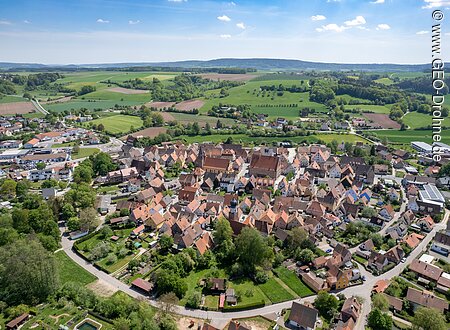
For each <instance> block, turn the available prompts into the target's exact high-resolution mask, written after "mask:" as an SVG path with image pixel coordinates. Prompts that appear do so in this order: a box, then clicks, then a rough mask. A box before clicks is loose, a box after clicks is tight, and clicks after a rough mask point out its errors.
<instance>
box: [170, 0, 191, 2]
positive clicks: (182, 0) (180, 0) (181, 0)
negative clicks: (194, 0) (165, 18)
mask: <svg viewBox="0 0 450 330" xmlns="http://www.w3.org/2000/svg"><path fill="white" fill-rule="evenodd" d="M167 1H169V2H187V1H188V0H167Z"/></svg>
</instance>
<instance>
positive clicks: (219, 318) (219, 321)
mask: <svg viewBox="0 0 450 330" xmlns="http://www.w3.org/2000/svg"><path fill="white" fill-rule="evenodd" d="M448 217H449V212H448V211H447V210H446V213H445V216H444V219H443V221H441V222H440V223H439V224H436V225H435V226H434V228H433V230H432V231H431V232H430V233H429V234H428V235H427V236H426V237H425V239H424V240H423V241H422V242H421V243H420V244H419V245H418V246H417V248H416V249H414V250H413V251H412V252H411V254H410V255H409V256H408V258H407V260H406V262H405V263H400V264H398V265H397V266H396V267H394V268H393V269H391V270H390V271H388V272H386V273H384V274H382V275H380V276H374V275H372V274H371V273H369V272H368V271H366V270H365V269H364V268H363V267H361V268H360V271H361V275H364V276H365V277H366V281H365V282H364V283H363V284H362V285H356V286H353V287H348V288H346V289H344V290H341V291H339V292H336V293H343V294H345V295H346V296H347V297H349V296H360V297H362V298H363V299H364V304H363V310H362V313H361V316H360V317H359V319H358V322H357V324H356V328H355V329H357V330H359V329H361V330H364V324H365V319H366V317H367V315H368V314H369V312H370V300H371V299H370V294H371V291H372V288H373V286H374V285H375V283H376V282H377V281H378V280H381V279H391V278H393V277H395V276H398V275H400V274H401V272H402V271H403V270H404V269H405V267H406V266H407V265H409V264H410V263H411V262H412V260H413V259H415V258H417V257H418V256H419V254H420V253H421V252H422V251H423V250H425V249H426V247H427V245H428V243H429V242H430V241H431V240H432V238H433V237H434V235H435V234H436V232H437V231H438V230H441V229H444V228H445V227H446V223H447V220H448ZM73 243H74V242H73V241H71V240H69V239H68V238H67V237H66V236H63V237H62V241H61V244H62V249H63V250H64V251H65V252H66V253H67V255H68V256H69V257H70V258H71V259H72V260H73V261H75V262H76V263H77V264H78V265H80V266H81V267H83V268H84V269H85V270H87V271H88V272H90V273H91V274H93V275H95V276H96V277H97V278H99V279H101V280H103V281H105V282H106V283H108V284H110V285H112V286H114V287H116V288H117V289H118V290H121V291H123V292H125V293H127V294H129V295H130V296H132V297H134V298H139V299H143V300H145V301H147V302H148V303H149V304H150V305H152V306H155V307H158V302H157V301H156V300H152V299H150V298H149V297H147V296H145V295H143V294H141V293H139V292H137V291H135V290H133V289H131V288H130V287H129V286H128V285H126V284H125V283H123V282H121V281H119V280H118V279H116V278H114V277H112V276H110V275H108V274H106V273H104V272H102V271H100V270H98V269H97V268H95V267H94V266H93V265H92V264H91V263H89V262H87V261H86V260H84V259H83V258H81V257H80V256H79V255H78V254H76V253H75V252H74V251H73V250H72V247H73ZM314 298H315V296H311V297H307V298H302V299H300V298H298V299H294V300H290V301H285V302H281V303H278V304H273V305H268V306H264V307H261V308H257V309H251V310H246V311H240V312H229V313H228V312H227V313H223V312H212V311H211V312H209V311H203V310H197V309H188V308H185V307H183V306H176V307H175V309H174V312H175V313H177V314H180V315H183V316H187V317H192V318H200V319H206V320H212V321H211V323H212V325H214V326H216V327H219V328H223V327H224V326H225V325H226V324H227V322H228V321H229V320H230V319H232V318H233V319H234V318H246V317H253V316H258V315H266V314H272V313H278V312H281V310H282V309H284V308H290V307H291V305H292V302H293V301H297V302H299V301H302V302H306V301H309V302H312V301H313V300H314Z"/></svg>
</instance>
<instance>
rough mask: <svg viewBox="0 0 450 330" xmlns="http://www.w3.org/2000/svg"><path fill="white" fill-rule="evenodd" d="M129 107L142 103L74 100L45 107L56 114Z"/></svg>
mask: <svg viewBox="0 0 450 330" xmlns="http://www.w3.org/2000/svg"><path fill="white" fill-rule="evenodd" d="M116 104H118V105H129V106H135V105H139V104H141V102H136V101H114V100H81V99H72V100H70V101H69V102H60V103H58V102H57V103H52V104H46V105H45V106H44V108H45V109H47V110H51V111H56V112H63V111H66V110H67V111H70V110H79V109H82V108H86V109H88V110H96V109H100V110H106V109H111V108H114V105H116Z"/></svg>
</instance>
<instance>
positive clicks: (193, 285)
mask: <svg viewBox="0 0 450 330" xmlns="http://www.w3.org/2000/svg"><path fill="white" fill-rule="evenodd" d="M210 272H211V271H210V270H209V269H204V270H201V271H199V272H191V273H190V274H189V275H188V276H187V277H185V278H184V280H185V282H186V284H187V287H188V290H187V292H186V294H185V296H184V298H183V299H181V300H180V305H185V304H186V301H187V298H188V297H189V296H190V295H191V294H192V293H193V292H194V291H196V290H198V291H201V288H200V287H199V285H198V284H199V283H200V280H201V279H203V278H207V277H208V276H209V273H210ZM219 272H220V273H219V274H218V277H225V272H224V271H223V270H219ZM216 275H217V274H216ZM215 307H216V308H217V305H216V306H215Z"/></svg>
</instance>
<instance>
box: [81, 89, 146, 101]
mask: <svg viewBox="0 0 450 330" xmlns="http://www.w3.org/2000/svg"><path fill="white" fill-rule="evenodd" d="M77 99H80V97H79V98H77ZM81 99H87V100H107V101H128V102H136V103H141V104H142V103H145V102H149V101H150V100H151V95H150V93H129V94H124V93H118V92H116V91H111V90H107V89H103V90H98V91H95V92H92V93H89V94H85V95H83V96H82V97H81Z"/></svg>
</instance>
